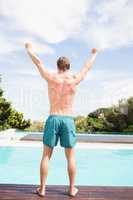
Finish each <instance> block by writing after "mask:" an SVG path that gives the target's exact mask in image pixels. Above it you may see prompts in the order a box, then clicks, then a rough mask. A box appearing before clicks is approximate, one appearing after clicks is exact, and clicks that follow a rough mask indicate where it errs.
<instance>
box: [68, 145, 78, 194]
mask: <svg viewBox="0 0 133 200" xmlns="http://www.w3.org/2000/svg"><path fill="white" fill-rule="evenodd" d="M65 155H66V158H67V169H68V175H69V181H70V186H69V187H70V188H69V190H70V191H69V194H70V195H72V196H75V195H76V194H77V192H78V189H77V188H76V187H75V186H74V184H75V176H76V162H75V158H74V148H65Z"/></svg>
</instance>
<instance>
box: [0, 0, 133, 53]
mask: <svg viewBox="0 0 133 200" xmlns="http://www.w3.org/2000/svg"><path fill="white" fill-rule="evenodd" d="M97 2H98V3H97ZM132 10H133V1H129V0H115V1H113V0H108V1H104V0H101V1H96V0H93V1H92V0H78V1H76V0H73V1H71V0H57V1H52V0H49V1H47V0H34V1H33V0H28V1H27V0H19V1H18V0H12V1H11V0H0V14H1V16H4V17H5V18H6V20H7V21H8V26H7V24H6V22H5V27H6V29H7V30H10V31H13V32H15V33H20V32H21V33H22V32H24V33H25V35H27V37H28V36H29V35H32V36H33V38H36V39H37V38H40V39H41V40H43V41H44V42H48V43H59V42H61V41H64V40H66V39H68V38H73V39H77V40H84V41H85V42H87V43H88V45H89V46H90V45H91V46H97V47H101V48H116V47H123V46H129V45H132V44H133V20H132V18H133V12H132ZM9 22H10V23H9ZM16 37H17V36H16ZM37 41H39V40H37ZM47 50H48V52H49V49H47ZM50 52H51V50H50Z"/></svg>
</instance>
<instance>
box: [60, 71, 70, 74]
mask: <svg viewBox="0 0 133 200" xmlns="http://www.w3.org/2000/svg"><path fill="white" fill-rule="evenodd" d="M58 73H59V74H68V73H69V71H68V70H66V71H62V70H58Z"/></svg>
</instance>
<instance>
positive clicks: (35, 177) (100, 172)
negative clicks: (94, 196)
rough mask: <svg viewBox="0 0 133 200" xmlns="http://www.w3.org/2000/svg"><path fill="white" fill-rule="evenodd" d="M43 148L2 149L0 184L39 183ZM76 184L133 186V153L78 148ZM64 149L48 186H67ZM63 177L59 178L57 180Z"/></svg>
mask: <svg viewBox="0 0 133 200" xmlns="http://www.w3.org/2000/svg"><path fill="white" fill-rule="evenodd" d="M41 156H42V148H40V147H0V183H16V184H20V183H21V184H39V165H40V160H41ZM76 162H77V177H76V185H100V186H101V185H109V186H111V185H113V186H133V173H132V165H133V150H132V149H131V150H130V149H118V150H116V149H107V150H106V149H80V148H77V149H76ZM66 168H67V166H66V160H65V157H64V151H63V148H55V150H54V154H53V156H52V159H51V161H50V168H49V175H48V178H47V184H50V185H53V184H55V185H60V184H63V185H67V184H68V183H69V182H68V176H67V171H66ZM57 177H59V178H57Z"/></svg>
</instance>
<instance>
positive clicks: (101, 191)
mask: <svg viewBox="0 0 133 200" xmlns="http://www.w3.org/2000/svg"><path fill="white" fill-rule="evenodd" d="M37 187H38V185H27V184H0V200H40V199H45V200H67V199H74V200H133V187H115V186H111V187H110V186H77V187H78V188H79V193H78V194H77V195H76V197H70V196H68V195H67V194H66V189H67V187H66V186H59V185H48V186H46V196H45V197H39V196H38V195H37V194H36V193H35V190H36V188H37Z"/></svg>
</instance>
